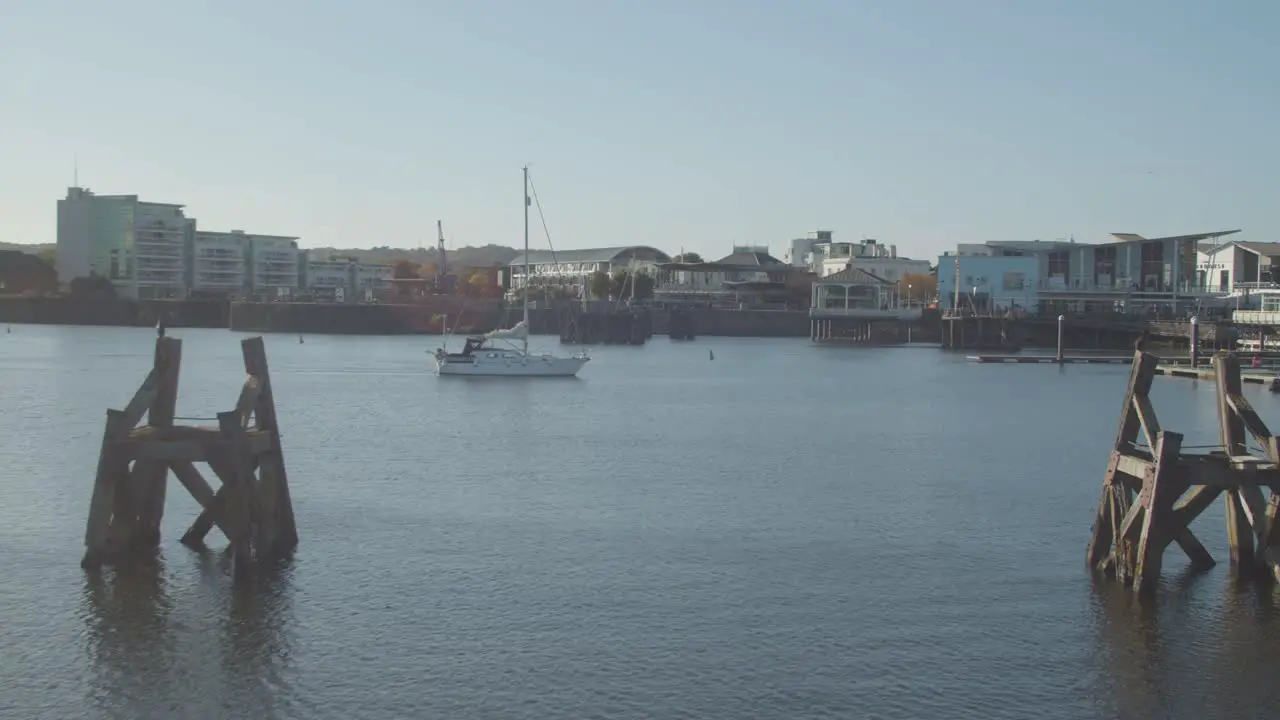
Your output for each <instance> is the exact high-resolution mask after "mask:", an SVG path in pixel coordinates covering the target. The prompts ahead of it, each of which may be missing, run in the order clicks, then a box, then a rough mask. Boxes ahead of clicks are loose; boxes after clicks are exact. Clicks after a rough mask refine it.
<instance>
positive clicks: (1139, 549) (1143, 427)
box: [1088, 351, 1280, 591]
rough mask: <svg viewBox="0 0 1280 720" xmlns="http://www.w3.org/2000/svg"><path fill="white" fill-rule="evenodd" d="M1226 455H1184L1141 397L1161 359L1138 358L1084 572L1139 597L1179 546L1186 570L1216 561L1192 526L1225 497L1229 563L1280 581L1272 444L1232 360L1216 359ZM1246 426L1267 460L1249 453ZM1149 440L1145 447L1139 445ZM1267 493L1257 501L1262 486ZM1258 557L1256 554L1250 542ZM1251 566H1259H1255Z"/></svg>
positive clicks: (1178, 438)
mask: <svg viewBox="0 0 1280 720" xmlns="http://www.w3.org/2000/svg"><path fill="white" fill-rule="evenodd" d="M1214 362H1215V367H1216V369H1217V377H1218V388H1219V411H1220V416H1221V420H1222V428H1223V446H1224V448H1226V450H1225V451H1224V452H1219V453H1210V454H1207V455H1195V454H1183V453H1182V452H1181V449H1182V440H1183V436H1182V435H1181V434H1180V433H1175V432H1169V431H1165V430H1162V429H1161V428H1160V423H1159V420H1158V419H1157V417H1156V413H1155V410H1154V408H1153V407H1152V405H1151V401H1150V398H1149V396H1148V394H1149V392H1150V389H1151V383H1152V379H1153V378H1154V375H1155V367H1156V364H1157V363H1158V359H1157V358H1156V357H1155V356H1152V355H1148V354H1146V353H1143V352H1141V351H1139V352H1138V353H1137V354H1136V355H1135V357H1134V363H1133V370H1132V373H1131V374H1130V378H1129V387H1128V389H1127V390H1126V392H1125V400H1124V404H1123V406H1122V408H1121V417H1120V426H1119V429H1118V430H1117V433H1116V441H1115V444H1114V446H1113V448H1112V452H1111V458H1110V461H1109V462H1108V465H1107V471H1106V475H1105V477H1104V480H1103V488H1102V498H1101V500H1100V501H1099V504H1098V509H1097V511H1096V513H1095V520H1094V527H1093V536H1092V539H1091V540H1090V543H1089V550H1088V563H1089V566H1090V567H1091V568H1094V569H1096V570H1099V571H1102V572H1104V573H1106V574H1109V575H1114V576H1115V577H1116V578H1117V579H1119V580H1121V581H1122V582H1125V583H1131V584H1133V585H1134V587H1135V589H1137V590H1139V591H1141V590H1144V589H1147V588H1149V587H1151V586H1152V585H1153V584H1154V582H1155V580H1156V578H1158V577H1159V573H1160V566H1161V561H1162V557H1163V553H1164V550H1165V548H1166V547H1168V545H1169V544H1170V543H1175V542H1176V543H1177V544H1178V546H1179V547H1181V548H1182V549H1183V551H1184V552H1185V553H1186V554H1187V556H1188V557H1189V558H1190V559H1191V562H1192V565H1193V567H1197V568H1203V567H1209V566H1212V565H1213V562H1214V561H1213V558H1212V557H1211V556H1210V555H1209V553H1208V551H1206V550H1205V548H1204V546H1203V545H1202V544H1201V543H1200V541H1199V540H1198V539H1197V538H1196V537H1195V535H1194V533H1192V532H1191V529H1190V527H1189V525H1190V524H1191V522H1193V521H1194V520H1195V519H1196V518H1197V517H1198V516H1199V515H1200V513H1202V512H1203V511H1204V510H1205V509H1207V508H1208V507H1209V506H1210V505H1211V504H1213V501H1214V500H1215V499H1217V497H1218V496H1219V495H1226V498H1227V520H1228V533H1229V535H1230V541H1231V557H1232V564H1233V565H1234V566H1236V567H1237V568H1240V569H1244V568H1246V567H1257V566H1259V565H1260V566H1262V567H1263V568H1265V569H1266V570H1267V572H1268V574H1270V575H1272V576H1274V577H1275V578H1276V579H1277V580H1280V562H1277V560H1278V559H1280V523H1278V522H1277V520H1276V518H1277V513H1278V511H1280V491H1277V488H1280V463H1277V459H1280V453H1277V442H1276V438H1275V437H1274V436H1272V435H1271V434H1270V432H1269V431H1268V430H1267V428H1266V425H1265V424H1264V423H1263V422H1262V420H1261V419H1260V418H1258V416H1257V413H1255V412H1253V410H1252V408H1250V407H1249V405H1248V402H1247V401H1246V400H1245V399H1244V397H1243V396H1242V395H1241V393H1240V368H1239V364H1238V363H1237V362H1236V361H1235V358H1234V357H1233V356H1226V355H1223V356H1219V357H1218V358H1216V359H1215V361H1214ZM1246 428H1247V429H1248V430H1249V431H1250V432H1251V433H1252V434H1253V435H1254V436H1255V438H1256V439H1257V440H1258V442H1259V443H1260V444H1261V445H1262V447H1263V448H1265V449H1266V454H1267V457H1265V458H1259V457H1256V456H1254V455H1250V454H1248V452H1247V448H1246V444H1245V438H1244V432H1245V429H1246ZM1140 438H1141V439H1143V440H1145V441H1146V448H1145V449H1144V448H1141V447H1139V446H1138V445H1137V442H1138V440H1139V439H1140ZM1264 487H1265V488H1270V489H1271V498H1270V500H1269V501H1267V500H1264V497H1263V492H1262V488H1264ZM1255 541H1256V545H1257V547H1258V548H1260V551H1259V552H1258V553H1257V554H1256V556H1255V554H1254V551H1253V548H1254V545H1255ZM1255 560H1257V561H1258V562H1257V563H1255Z"/></svg>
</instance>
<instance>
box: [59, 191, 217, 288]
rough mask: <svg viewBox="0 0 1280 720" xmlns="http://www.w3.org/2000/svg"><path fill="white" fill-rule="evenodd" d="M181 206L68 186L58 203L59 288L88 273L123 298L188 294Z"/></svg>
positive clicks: (185, 225) (185, 224) (185, 233)
mask: <svg viewBox="0 0 1280 720" xmlns="http://www.w3.org/2000/svg"><path fill="white" fill-rule="evenodd" d="M182 209H183V206H182V205H178V204H173V203H155V202H144V201H141V200H139V199H138V196H137V195H97V194H94V193H93V192H92V191H91V190H89V189H88V188H81V187H71V188H67V196H66V197H65V198H63V199H61V200H59V201H58V230H57V247H58V263H57V265H58V284H59V286H60V287H63V288H66V287H68V286H69V284H70V283H71V281H72V280H74V279H75V278H77V277H88V276H89V275H90V274H91V273H92V274H96V275H100V276H102V277H105V278H107V279H109V280H110V281H111V283H112V285H113V286H115V288H116V292H117V293H118V294H120V295H122V296H124V297H133V298H164V297H183V296H185V295H186V293H187V267H188V263H187V239H188V237H189V235H190V232H191V230H192V229H193V228H194V225H189V224H188V222H187V218H186V216H185V215H184V214H183V210H182Z"/></svg>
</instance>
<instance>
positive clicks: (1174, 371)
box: [1155, 365, 1276, 385]
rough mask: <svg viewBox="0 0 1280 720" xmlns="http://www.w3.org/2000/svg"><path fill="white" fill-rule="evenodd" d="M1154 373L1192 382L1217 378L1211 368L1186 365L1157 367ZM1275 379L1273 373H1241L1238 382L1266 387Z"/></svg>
mask: <svg viewBox="0 0 1280 720" xmlns="http://www.w3.org/2000/svg"><path fill="white" fill-rule="evenodd" d="M1155 372H1156V374H1157V375H1168V376H1169V377H1182V378H1191V379H1192V380H1214V379H1216V378H1217V374H1216V373H1215V372H1214V370H1213V368H1193V367H1188V366H1186V365H1157V366H1156V371H1155ZM1275 377H1276V374H1275V373H1267V372H1243V371H1242V372H1241V373H1240V382H1247V383H1255V384H1258V385H1266V384H1268V383H1270V382H1271V381H1272V379H1274V378H1275Z"/></svg>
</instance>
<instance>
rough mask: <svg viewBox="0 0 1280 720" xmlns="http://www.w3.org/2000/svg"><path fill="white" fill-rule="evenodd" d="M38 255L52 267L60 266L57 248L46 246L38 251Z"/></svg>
mask: <svg viewBox="0 0 1280 720" xmlns="http://www.w3.org/2000/svg"><path fill="white" fill-rule="evenodd" d="M36 257H38V258H40V259H41V260H43V261H44V262H45V264H46V265H48V266H49V267H51V268H55V269H56V268H57V267H58V251H57V249H55V248H45V249H44V250H41V251H40V252H38V253H36Z"/></svg>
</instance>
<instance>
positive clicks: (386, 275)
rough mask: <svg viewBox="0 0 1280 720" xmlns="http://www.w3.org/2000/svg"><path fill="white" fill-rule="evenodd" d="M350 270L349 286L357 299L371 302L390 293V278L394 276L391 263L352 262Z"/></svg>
mask: <svg viewBox="0 0 1280 720" xmlns="http://www.w3.org/2000/svg"><path fill="white" fill-rule="evenodd" d="M351 270H352V272H351V287H352V290H354V291H355V295H356V298H357V299H358V300H360V301H363V302H371V301H373V300H378V299H381V298H383V297H385V296H387V295H389V294H390V292H391V287H392V285H391V280H392V278H394V277H395V268H393V267H392V266H391V265H387V264H383V263H354V264H353V266H352V269H351Z"/></svg>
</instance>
